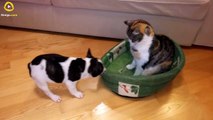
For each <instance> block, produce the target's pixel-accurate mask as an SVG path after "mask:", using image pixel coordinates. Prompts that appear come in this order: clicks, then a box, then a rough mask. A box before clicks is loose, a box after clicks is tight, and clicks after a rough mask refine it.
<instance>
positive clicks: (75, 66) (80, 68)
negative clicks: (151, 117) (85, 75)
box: [68, 58, 86, 81]
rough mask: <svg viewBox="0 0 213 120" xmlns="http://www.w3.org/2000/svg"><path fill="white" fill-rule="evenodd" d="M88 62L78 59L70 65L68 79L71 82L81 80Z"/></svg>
mask: <svg viewBox="0 0 213 120" xmlns="http://www.w3.org/2000/svg"><path fill="white" fill-rule="evenodd" d="M85 66H86V62H85V61H84V60H83V59H82V58H77V59H76V60H73V61H72V62H71V63H70V67H69V71H68V78H69V80H71V81H77V80H79V79H80V78H81V73H82V72H84V69H85Z"/></svg>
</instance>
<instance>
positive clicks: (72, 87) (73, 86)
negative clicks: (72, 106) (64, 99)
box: [65, 80, 84, 98]
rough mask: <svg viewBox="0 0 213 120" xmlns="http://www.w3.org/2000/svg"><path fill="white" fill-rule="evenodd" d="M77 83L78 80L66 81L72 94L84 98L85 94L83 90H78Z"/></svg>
mask: <svg viewBox="0 0 213 120" xmlns="http://www.w3.org/2000/svg"><path fill="white" fill-rule="evenodd" d="M76 84H77V81H74V82H72V81H70V80H67V81H66V82H65V85H66V86H67V88H68V90H69V92H70V93H71V94H72V95H74V96H75V97H77V98H83V96H84V95H83V93H82V92H80V91H78V90H77V88H76Z"/></svg>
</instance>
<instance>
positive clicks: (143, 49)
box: [129, 35, 153, 62]
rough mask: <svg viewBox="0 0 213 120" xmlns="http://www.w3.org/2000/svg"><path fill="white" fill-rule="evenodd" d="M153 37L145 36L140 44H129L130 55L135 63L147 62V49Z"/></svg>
mask: <svg viewBox="0 0 213 120" xmlns="http://www.w3.org/2000/svg"><path fill="white" fill-rule="evenodd" d="M152 40H153V37H150V36H147V35H145V36H144V38H143V40H141V41H140V42H135V43H132V42H131V40H129V42H130V48H131V53H132V55H133V56H134V59H135V60H136V61H141V62H147V61H148V59H149V48H150V46H151V44H152Z"/></svg>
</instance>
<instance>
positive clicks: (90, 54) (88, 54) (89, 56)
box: [86, 48, 94, 58]
mask: <svg viewBox="0 0 213 120" xmlns="http://www.w3.org/2000/svg"><path fill="white" fill-rule="evenodd" d="M86 57H87V58H94V57H93V55H92V53H91V50H90V48H89V49H88V51H87V56H86Z"/></svg>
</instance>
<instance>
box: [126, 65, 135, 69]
mask: <svg viewBox="0 0 213 120" xmlns="http://www.w3.org/2000/svg"><path fill="white" fill-rule="evenodd" d="M126 68H127V69H128V70H132V69H134V68H135V66H134V65H132V64H128V65H127V66H126Z"/></svg>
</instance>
